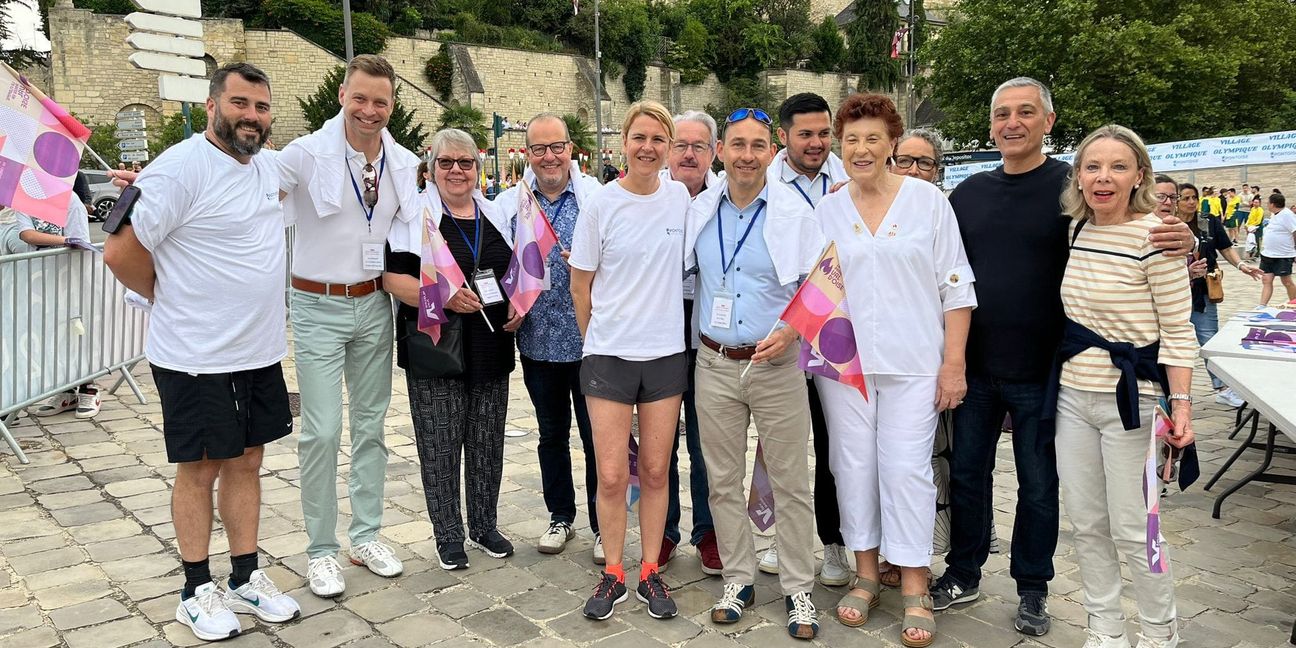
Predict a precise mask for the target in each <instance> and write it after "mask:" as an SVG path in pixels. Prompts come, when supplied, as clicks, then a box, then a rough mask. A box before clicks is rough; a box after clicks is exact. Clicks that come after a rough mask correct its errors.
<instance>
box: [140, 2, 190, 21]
mask: <svg viewBox="0 0 1296 648" xmlns="http://www.w3.org/2000/svg"><path fill="white" fill-rule="evenodd" d="M131 4H133V5H135V6H136V7H139V8H140V9H143V10H144V11H151V12H153V13H160V14H168V15H171V16H185V17H187V18H198V17H200V16H202V3H201V2H200V1H199V0H131Z"/></svg>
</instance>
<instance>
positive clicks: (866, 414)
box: [815, 375, 936, 567]
mask: <svg viewBox="0 0 1296 648" xmlns="http://www.w3.org/2000/svg"><path fill="white" fill-rule="evenodd" d="M865 381H866V383H867V385H868V393H869V398H868V400H867V401H866V400H864V396H863V394H861V393H860V392H859V390H857V389H855V388H854V387H850V386H847V385H843V384H841V383H839V382H837V381H834V380H829V379H827V378H821V377H818V376H816V377H815V387H816V388H817V389H818V390H819V397H820V401H821V402H822V404H823V410H824V417H825V418H826V419H827V420H828V439H829V444H830V445H829V453H828V461H829V467H830V468H832V473H833V478H834V479H835V480H836V481H837V504H838V506H839V507H840V509H841V532H842V538H843V539H845V541H846V547H847V548H848V549H850V550H851V551H868V550H870V549H878V548H880V549H881V551H882V554H883V555H885V556H886V557H887V560H888V561H890V562H891V563H892V564H895V565H900V566H901V567H927V566H929V565H930V564H931V555H932V531H933V529H934V527H935V524H936V485H935V484H934V483H932V466H931V453H932V443H933V442H934V440H935V437H936V405H935V400H936V377H935V376H890V375H870V376H866V377H865Z"/></svg>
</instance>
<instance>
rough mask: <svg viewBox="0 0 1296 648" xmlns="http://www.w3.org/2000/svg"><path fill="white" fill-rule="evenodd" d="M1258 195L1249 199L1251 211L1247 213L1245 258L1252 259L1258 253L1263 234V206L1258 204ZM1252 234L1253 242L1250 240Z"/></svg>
mask: <svg viewBox="0 0 1296 648" xmlns="http://www.w3.org/2000/svg"><path fill="white" fill-rule="evenodd" d="M1260 202H1261V201H1260V196H1256V197H1254V198H1252V199H1251V211H1250V212H1249V213H1248V214H1247V220H1246V228H1247V232H1248V234H1247V245H1246V251H1247V258H1249V259H1254V258H1256V257H1257V256H1259V255H1260V239H1261V237H1263V236H1264V216H1265V210H1264V207H1261V206H1260ZM1253 235H1254V237H1255V240H1254V242H1253V241H1252V240H1251V239H1252V236H1253Z"/></svg>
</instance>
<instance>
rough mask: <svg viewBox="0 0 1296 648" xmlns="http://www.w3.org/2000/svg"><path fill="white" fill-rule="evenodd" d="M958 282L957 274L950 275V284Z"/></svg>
mask: <svg viewBox="0 0 1296 648" xmlns="http://www.w3.org/2000/svg"><path fill="white" fill-rule="evenodd" d="M958 282H959V277H958V275H957V274H952V275H950V283H958Z"/></svg>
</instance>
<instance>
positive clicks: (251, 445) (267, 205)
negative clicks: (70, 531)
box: [104, 63, 301, 641]
mask: <svg viewBox="0 0 1296 648" xmlns="http://www.w3.org/2000/svg"><path fill="white" fill-rule="evenodd" d="M269 135H270V81H269V79H268V78H267V77H266V76H265V73H263V72H262V71H261V70H259V69H257V68H255V67H253V66H252V65H249V64H247V63H232V64H230V65H226V66H225V67H222V68H220V69H218V70H217V71H216V72H214V73H213V74H212V78H211V85H210V90H209V97H208V99H207V130H206V131H205V132H203V133H198V134H196V135H194V136H193V137H191V138H189V139H187V140H185V141H183V142H180V143H179V144H176V145H175V146H173V147H171V148H170V149H167V150H166V151H164V152H163V153H162V155H160V156H158V158H157V160H156V161H154V162H153V164H150V165H149V167H148V169H147V170H145V171H144V172H143V173H141V174H140V175H139V177H138V179H136V181H135V186H136V188H138V189H139V191H140V197H139V199H138V201H137V202H136V203H135V205H134V208H133V211H132V212H131V213H130V215H129V220H123V222H122V223H121V224H120V226H118V227H117V228H116V229H114V230H112V231H111V232H110V234H111V235H110V236H109V237H108V240H107V242H106V243H105V244H104V262H105V263H106V264H107V265H108V267H109V268H110V269H111V270H112V272H113V274H114V275H116V277H117V279H118V280H119V281H121V282H122V284H124V285H125V286H126V287H127V288H129V289H131V290H133V291H135V292H136V293H139V294H140V295H142V296H143V297H144V298H146V299H149V300H150V301H152V302H153V309H152V315H151V319H150V321H149V327H148V337H147V339H146V341H145V345H144V353H145V355H146V356H147V357H148V359H149V363H150V364H151V365H152V368H153V379H154V382H155V384H156V386H157V390H158V396H159V397H160V398H161V400H162V416H163V419H164V423H163V430H162V434H163V438H164V439H165V441H166V451H167V460H168V461H171V462H172V463H175V464H176V476H175V486H174V488H173V490H172V493H171V516H172V522H173V524H174V525H175V532H176V543H177V544H178V545H179V548H180V559H181V561H182V563H183V566H184V578H185V584H184V589H183V590H182V591H181V594H180V597H181V600H180V604H179V606H177V608H176V616H175V618H176V621H178V622H180V623H182V624H184V625H185V626H188V627H189V628H190V629H191V630H193V633H194V635H195V636H197V637H198V638H199V639H202V640H205V641H216V640H220V639H226V638H229V637H233V636H234V635H237V634H238V633H239V621H238V619H237V618H235V616H234V613H235V612H241V613H250V614H255V615H256V616H257V617H259V618H260V619H261V620H263V621H269V622H283V621H288V620H290V619H295V618H297V617H298V616H300V615H301V609H300V608H299V607H298V606H297V603H296V602H295V601H293V600H292V598H290V597H289V596H287V595H286V594H283V593H281V592H280V591H279V589H278V588H277V587H275V584H274V583H273V582H271V581H270V579H269V578H268V577H267V576H266V574H265V572H264V571H262V570H260V569H258V568H257V526H258V523H259V521H260V513H261V511H260V509H261V484H260V479H261V477H260V471H261V457H262V454H263V448H262V446H264V445H265V444H267V443H270V442H271V441H274V440H276V439H279V438H282V437H284V436H286V435H288V434H290V433H291V432H292V414H291V413H290V412H289V411H288V389H287V387H286V386H285V384H284V378H283V368H282V367H281V366H280V364H279V363H280V361H281V360H282V359H283V358H284V356H285V355H286V354H287V341H286V339H285V335H284V320H285V319H286V318H285V313H284V302H283V289H282V288H281V286H282V285H283V284H282V283H281V282H282V281H283V276H284V263H285V259H284V244H283V236H284V234H283V224H284V223H283V212H282V210H281V208H280V206H279V201H278V185H279V178H278V174H277V172H276V170H275V167H274V163H273V161H271V160H269V159H267V158H265V157H263V156H260V155H257V154H256V153H257V152H258V151H259V150H260V148H261V145H262V144H263V143H264V142H265V140H266V138H267V137H269ZM112 225H114V223H109V224H107V225H106V226H112ZM217 478H219V479H220V493H219V496H218V497H217V506H219V507H220V513H221V516H220V517H221V523H222V525H223V526H224V527H225V535H226V537H227V538H228V539H229V553H230V562H231V564H232V566H233V573H232V574H231V576H230V579H229V582H228V583H227V585H226V587H225V588H224V589H223V590H222V589H220V588H218V587H217V585H216V583H215V582H213V581H212V577H211V573H210V570H209V567H208V562H207V556H208V550H209V548H210V543H211V527H212V517H213V512H212V490H213V489H212V486H213V484H214V483H215V482H216V479H217Z"/></svg>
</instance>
